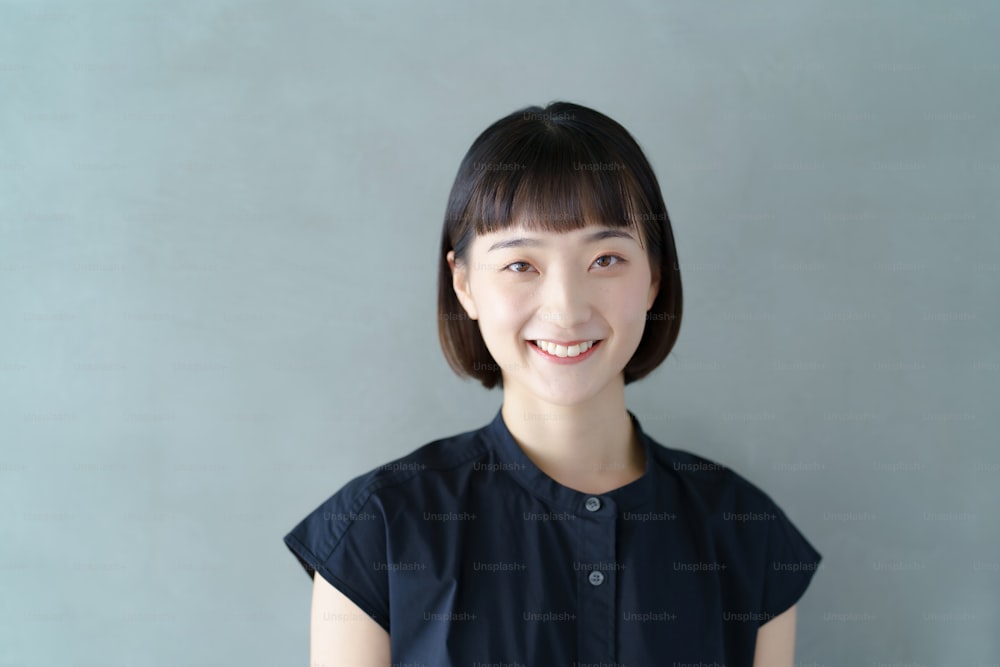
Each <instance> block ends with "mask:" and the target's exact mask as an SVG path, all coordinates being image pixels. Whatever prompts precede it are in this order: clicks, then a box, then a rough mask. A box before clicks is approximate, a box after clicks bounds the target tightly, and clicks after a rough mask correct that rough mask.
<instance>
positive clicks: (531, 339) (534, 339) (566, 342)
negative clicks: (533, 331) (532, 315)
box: [528, 338, 601, 347]
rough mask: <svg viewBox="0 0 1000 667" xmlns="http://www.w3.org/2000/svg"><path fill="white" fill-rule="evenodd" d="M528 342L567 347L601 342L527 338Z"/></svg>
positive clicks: (585, 339)
mask: <svg viewBox="0 0 1000 667" xmlns="http://www.w3.org/2000/svg"><path fill="white" fill-rule="evenodd" d="M528 340H530V341H532V342H534V341H538V340H544V341H545V342H546V343H555V344H556V345H565V346H566V347H569V346H570V345H579V344H580V343H590V342H591V341H593V342H595V343H596V342H597V341H599V340H601V339H600V338H579V339H577V340H569V341H562V340H556V339H554V338H529V339H528Z"/></svg>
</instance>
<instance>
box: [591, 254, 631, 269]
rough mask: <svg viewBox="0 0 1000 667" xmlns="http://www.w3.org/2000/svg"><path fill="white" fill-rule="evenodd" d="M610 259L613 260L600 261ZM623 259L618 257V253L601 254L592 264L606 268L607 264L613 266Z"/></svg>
mask: <svg viewBox="0 0 1000 667" xmlns="http://www.w3.org/2000/svg"><path fill="white" fill-rule="evenodd" d="M612 259H613V260H615V261H614V262H606V263H601V260H612ZM624 261H625V260H624V259H622V258H621V257H619V256H618V255H601V256H600V257H598V258H597V259H595V260H594V264H599V265H600V267H601V268H607V267H609V266H614V265H615V264H620V263H622V262H624Z"/></svg>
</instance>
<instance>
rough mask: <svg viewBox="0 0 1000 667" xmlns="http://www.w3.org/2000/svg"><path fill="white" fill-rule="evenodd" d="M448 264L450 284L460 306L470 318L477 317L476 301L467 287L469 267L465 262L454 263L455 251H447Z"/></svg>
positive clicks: (474, 318)
mask: <svg viewBox="0 0 1000 667" xmlns="http://www.w3.org/2000/svg"><path fill="white" fill-rule="evenodd" d="M448 266H449V267H450V268H451V286H452V289H454V290H455V296H457V297H458V302H459V303H461V304H462V308H464V309H465V312H466V313H467V314H468V315H469V319H470V320H477V319H479V313H478V312H477V311H476V302H475V301H474V300H473V298H472V291H471V290H470V289H469V267H468V266H467V265H466V263H465V262H458V263H457V264H456V263H455V251H454V250H449V251H448Z"/></svg>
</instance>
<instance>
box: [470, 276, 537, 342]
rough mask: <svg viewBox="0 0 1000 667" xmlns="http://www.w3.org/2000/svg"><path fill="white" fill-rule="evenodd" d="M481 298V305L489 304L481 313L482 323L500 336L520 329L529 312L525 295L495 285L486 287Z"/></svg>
mask: <svg viewBox="0 0 1000 667" xmlns="http://www.w3.org/2000/svg"><path fill="white" fill-rule="evenodd" d="M481 296H482V299H480V300H479V301H480V303H483V304H488V305H486V306H484V307H483V309H482V312H481V313H480V322H481V324H482V325H483V327H484V328H489V329H490V330H491V331H493V330H496V332H497V333H498V334H503V333H505V332H509V331H510V330H515V331H516V330H517V329H518V328H520V326H521V324H522V322H523V320H524V318H525V312H526V311H527V305H526V300H525V298H524V296H523V295H519V294H517V293H516V292H512V291H510V290H504V289H500V288H498V287H496V286H493V285H484V286H483V290H482V292H481Z"/></svg>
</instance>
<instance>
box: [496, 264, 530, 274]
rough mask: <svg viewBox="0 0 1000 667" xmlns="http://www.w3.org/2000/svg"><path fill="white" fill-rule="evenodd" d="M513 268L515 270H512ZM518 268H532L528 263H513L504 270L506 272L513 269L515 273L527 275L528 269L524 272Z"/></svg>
mask: <svg viewBox="0 0 1000 667" xmlns="http://www.w3.org/2000/svg"><path fill="white" fill-rule="evenodd" d="M512 267H514V268H512ZM517 267H528V268H530V267H531V265H530V264H528V263H527V262H511V263H510V264H508V265H507V266H505V267H503V268H504V271H506V270H507V269H511V270H512V271H513V272H514V273H527V268H525V269H523V270H522V269H519V268H517Z"/></svg>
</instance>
